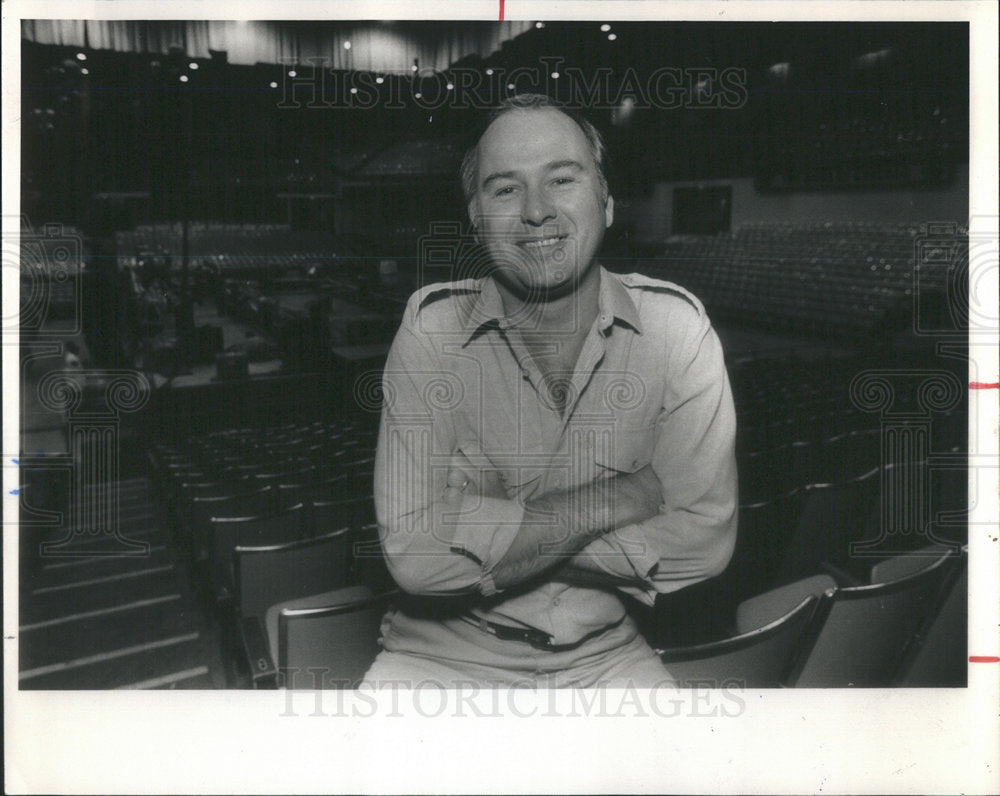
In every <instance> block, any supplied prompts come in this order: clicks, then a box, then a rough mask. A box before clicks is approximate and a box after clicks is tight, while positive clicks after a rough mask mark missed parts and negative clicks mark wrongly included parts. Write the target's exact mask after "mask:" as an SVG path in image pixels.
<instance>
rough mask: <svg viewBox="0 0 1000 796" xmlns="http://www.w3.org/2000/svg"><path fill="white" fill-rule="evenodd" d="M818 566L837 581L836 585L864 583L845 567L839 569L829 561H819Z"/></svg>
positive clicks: (860, 584)
mask: <svg viewBox="0 0 1000 796" xmlns="http://www.w3.org/2000/svg"><path fill="white" fill-rule="evenodd" d="M819 568H820V569H821V570H823V571H824V572H825V573H826V574H827V575H829V576H830V577H831V578H833V579H834V580H835V581H837V585H838V586H840V587H844V586H864V585H865V581H863V580H861V579H859V578H856V577H855V576H854V575H852V574H851V573H850V572H848V571H847V570H846V569H841V568H840V567H838V566H837V565H836V564H831V563H830V562H829V561H820V562H819Z"/></svg>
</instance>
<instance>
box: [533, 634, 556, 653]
mask: <svg viewBox="0 0 1000 796" xmlns="http://www.w3.org/2000/svg"><path fill="white" fill-rule="evenodd" d="M527 641H528V643H529V644H530V645H531V646H532V647H534V648H535V649H536V650H542V651H543V652H552V650H553V649H554V648H555V644H553V643H552V636H550V635H549V634H548V633H544V632H542V631H541V630H532V631H529V632H528V633H527Z"/></svg>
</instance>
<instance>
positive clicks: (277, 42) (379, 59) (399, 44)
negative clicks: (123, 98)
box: [21, 19, 532, 74]
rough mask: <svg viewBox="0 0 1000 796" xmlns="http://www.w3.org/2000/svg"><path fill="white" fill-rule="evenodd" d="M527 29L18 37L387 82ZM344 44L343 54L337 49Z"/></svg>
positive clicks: (406, 25) (109, 28)
mask: <svg viewBox="0 0 1000 796" xmlns="http://www.w3.org/2000/svg"><path fill="white" fill-rule="evenodd" d="M531 24H532V23H530V22H522V21H517V22H451V21H444V22H381V21H342V22H325V21H313V22H305V21H302V22H273V21H256V22H237V21H226V20H219V21H216V20H188V21H174V20H155V21H150V20H145V21H143V20H74V19H69V20H67V19H56V20H51V19H36V20H23V21H22V23H21V35H22V37H23V38H24V39H27V40H28V41H32V42H37V43H39V44H54V45H61V46H70V47H81V48H91V49H95V50H118V51H122V52H142V53H156V54H160V55H166V54H167V53H168V52H170V48H171V47H179V48H181V49H183V51H184V53H185V54H186V55H187V56H189V57H191V58H208V57H209V50H219V51H225V52H226V53H227V57H228V60H229V62H230V63H232V64H243V65H248V64H255V63H271V64H293V63H299V64H310V63H313V61H312V59H315V58H319V59H323V63H324V64H325V65H326V66H329V67H331V68H334V69H349V70H360V71H372V72H385V73H387V74H400V73H407V72H409V71H410V70H411V67H412V66H413V64H414V61H416V62H417V63H418V64H419V66H420V69H421V71H424V70H437V71H440V70H444V69H447V68H448V67H449V66H451V65H452V64H454V63H455V62H456V61H458V60H459V59H461V58H465V57H467V56H469V55H479V56H481V57H486V56H488V55H490V54H491V53H493V52H495V51H496V50H498V49H500V46H501V45H502V44H503V42H505V41H507V40H509V39H512V38H514V37H515V36H518V35H520V34H521V33H523V32H524V31H526V30H528V29H529V28H530V26H531ZM346 42H350V44H351V46H350V48H346V47H345V46H344V44H345V43H346Z"/></svg>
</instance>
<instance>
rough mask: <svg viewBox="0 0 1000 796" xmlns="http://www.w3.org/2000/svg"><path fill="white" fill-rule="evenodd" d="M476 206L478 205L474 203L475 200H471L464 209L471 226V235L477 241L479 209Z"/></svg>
mask: <svg viewBox="0 0 1000 796" xmlns="http://www.w3.org/2000/svg"><path fill="white" fill-rule="evenodd" d="M477 204H478V203H477V202H476V200H475V199H473V200H472V201H470V202H469V204H468V205H466V208H465V209H466V211H467V212H468V214H469V223H470V224H471V225H472V234H473V236H474V237H475V239H476V240H477V241H478V240H479V224H478V221H479V209H478V207H477V206H476V205H477Z"/></svg>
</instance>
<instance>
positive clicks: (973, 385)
mask: <svg viewBox="0 0 1000 796" xmlns="http://www.w3.org/2000/svg"><path fill="white" fill-rule="evenodd" d="M969 389H970V390H1000V381H991V382H987V381H970V382H969Z"/></svg>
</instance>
